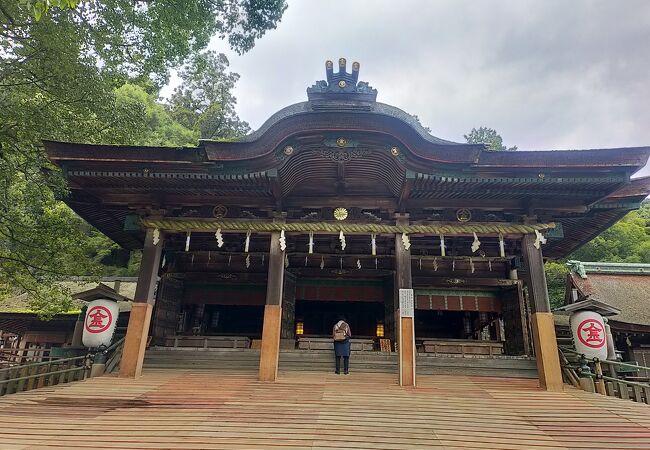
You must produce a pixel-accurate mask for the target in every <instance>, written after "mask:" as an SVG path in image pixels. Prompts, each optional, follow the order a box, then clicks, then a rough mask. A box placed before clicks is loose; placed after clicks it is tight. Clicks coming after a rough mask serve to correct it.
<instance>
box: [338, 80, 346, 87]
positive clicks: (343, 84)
mask: <svg viewBox="0 0 650 450" xmlns="http://www.w3.org/2000/svg"><path fill="white" fill-rule="evenodd" d="M345 86H347V83H346V82H345V80H341V81H339V87H340V88H341V89H343V88H344V87H345Z"/></svg>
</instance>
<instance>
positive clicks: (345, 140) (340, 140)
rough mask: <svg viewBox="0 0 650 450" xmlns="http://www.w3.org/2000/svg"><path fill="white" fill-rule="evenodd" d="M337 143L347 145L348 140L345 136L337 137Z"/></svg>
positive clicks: (342, 145)
mask: <svg viewBox="0 0 650 450" xmlns="http://www.w3.org/2000/svg"><path fill="white" fill-rule="evenodd" d="M336 145H338V146H339V147H345V146H346V145H348V140H347V139H345V138H344V137H340V138H337V139H336Z"/></svg>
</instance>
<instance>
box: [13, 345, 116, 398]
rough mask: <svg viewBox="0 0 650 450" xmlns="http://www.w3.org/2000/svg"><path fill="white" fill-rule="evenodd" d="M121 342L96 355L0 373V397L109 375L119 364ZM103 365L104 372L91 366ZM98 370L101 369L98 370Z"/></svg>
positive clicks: (91, 354) (25, 366)
mask: <svg viewBox="0 0 650 450" xmlns="http://www.w3.org/2000/svg"><path fill="white" fill-rule="evenodd" d="M123 348H124V338H122V339H119V340H118V341H116V342H115V343H114V344H112V345H111V346H110V347H108V348H106V349H104V350H100V351H98V352H97V353H88V354H86V355H82V356H75V357H72V358H57V359H55V358H54V357H47V358H48V359H49V360H48V361H43V362H37V363H30V364H21V365H14V366H12V367H8V368H5V369H0V396H3V395H5V394H13V393H16V392H22V391H29V390H32V389H37V388H40V387H45V386H54V385H57V384H62V383H69V382H71V381H81V380H83V379H85V378H88V377H89V376H91V374H92V376H98V375H102V374H104V373H111V372H112V371H113V370H115V368H116V367H117V366H118V365H119V364H120V360H121V359H122V349H123ZM100 362H101V363H103V364H104V370H103V371H99V372H97V371H95V370H93V364H95V363H100ZM98 367H101V366H98Z"/></svg>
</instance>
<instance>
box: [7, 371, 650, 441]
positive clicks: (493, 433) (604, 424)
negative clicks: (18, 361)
mask: <svg viewBox="0 0 650 450" xmlns="http://www.w3.org/2000/svg"><path fill="white" fill-rule="evenodd" d="M394 378H395V377H394V376H393V375H385V374H354V373H353V374H351V375H348V376H344V375H334V374H331V375H330V374H323V373H309V372H300V373H298V372H290V373H285V374H282V376H281V379H280V380H279V381H278V382H276V383H273V384H263V383H259V382H257V381H256V379H255V377H254V375H253V374H251V373H235V372H224V371H204V372H200V371H182V370H164V371H153V370H149V371H148V372H147V373H146V374H145V376H143V377H142V378H140V379H138V380H136V381H133V380H124V379H118V378H115V377H102V378H95V379H92V380H88V381H84V382H80V383H76V384H71V385H67V386H59V387H54V388H44V389H40V390H35V391H31V392H25V393H20V394H15V395H9V396H6V397H1V398H0V449H2V450H10V449H41V448H58V449H70V448H90V449H100V448H101V449H103V448H111V449H117V448H120V449H140V448H175V449H251V448H259V449H276V448H290V449H332V448H338V449H342V448H346V449H437V448H440V449H442V448H444V449H450V450H452V449H469V448H471V449H535V450H539V449H546V448H549V449H551V448H552V449H599V450H600V449H624V448H625V449H628V448H636V449H650V407H649V406H647V405H643V404H638V403H634V402H631V401H624V400H619V399H614V398H606V397H602V396H599V395H597V394H587V393H584V392H581V391H578V390H575V389H572V388H568V387H567V391H566V392H565V393H560V394H558V393H547V392H543V391H540V390H539V389H537V388H536V381H535V380H525V379H503V378H480V377H461V378H458V377H451V376H420V377H418V381H419V387H418V388H416V389H406V388H400V387H399V386H397V385H396V384H395V380H394Z"/></svg>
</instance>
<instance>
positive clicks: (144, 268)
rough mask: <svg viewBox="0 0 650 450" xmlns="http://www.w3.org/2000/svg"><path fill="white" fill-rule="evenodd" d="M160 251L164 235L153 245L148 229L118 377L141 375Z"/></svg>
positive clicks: (150, 232)
mask: <svg viewBox="0 0 650 450" xmlns="http://www.w3.org/2000/svg"><path fill="white" fill-rule="evenodd" d="M162 248H163V236H162V233H160V237H159V239H158V242H156V243H154V230H153V229H151V228H148V229H147V234H146V236H145V239H144V249H143V250H142V262H141V263H140V272H139V274H138V284H137V285H136V288H135V296H134V299H133V305H132V306H131V313H130V314H129V326H128V328H127V330H126V338H125V339H124V350H123V351H122V360H121V362H120V377H123V378H137V377H139V376H140V375H142V363H143V362H144V352H145V350H146V347H147V336H148V335H149V323H150V322H151V311H152V309H153V303H154V292H155V288H156V281H157V279H158V269H159V268H160V255H161V253H162Z"/></svg>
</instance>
